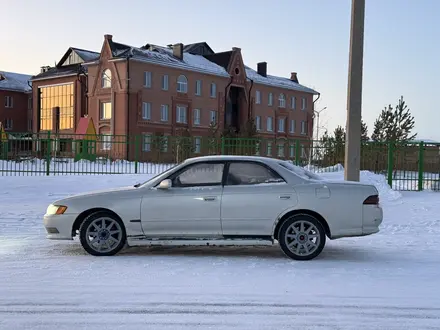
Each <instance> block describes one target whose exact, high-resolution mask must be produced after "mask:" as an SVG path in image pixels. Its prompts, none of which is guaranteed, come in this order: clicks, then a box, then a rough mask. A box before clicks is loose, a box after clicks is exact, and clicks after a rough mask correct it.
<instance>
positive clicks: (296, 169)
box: [279, 161, 323, 180]
mask: <svg viewBox="0 0 440 330" xmlns="http://www.w3.org/2000/svg"><path fill="white" fill-rule="evenodd" d="M279 164H280V165H281V166H282V167H284V168H286V169H288V170H289V171H290V172H293V173H295V174H296V175H298V176H300V177H301V178H303V179H306V180H323V178H322V177H321V176H319V175H317V174H315V173H313V172H310V171H307V170H306V169H304V168H302V167H300V166H296V165H293V164H292V163H290V162H288V161H283V162H280V163H279Z"/></svg>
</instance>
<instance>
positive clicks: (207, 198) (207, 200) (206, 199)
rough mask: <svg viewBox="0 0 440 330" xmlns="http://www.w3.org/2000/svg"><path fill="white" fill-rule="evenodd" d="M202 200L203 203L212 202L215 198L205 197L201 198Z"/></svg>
mask: <svg viewBox="0 0 440 330" xmlns="http://www.w3.org/2000/svg"><path fill="white" fill-rule="evenodd" d="M203 200H204V201H205V202H212V201H215V200H216V197H214V196H206V197H203Z"/></svg>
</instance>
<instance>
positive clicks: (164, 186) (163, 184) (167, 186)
mask: <svg viewBox="0 0 440 330" xmlns="http://www.w3.org/2000/svg"><path fill="white" fill-rule="evenodd" d="M157 188H158V189H170V188H171V180H170V179H166V180H162V181H161V182H160V183H159V186H158V187H157Z"/></svg>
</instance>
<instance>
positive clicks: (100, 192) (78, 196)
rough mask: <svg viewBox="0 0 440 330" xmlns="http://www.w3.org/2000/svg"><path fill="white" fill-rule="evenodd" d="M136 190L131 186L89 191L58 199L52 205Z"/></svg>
mask: <svg viewBox="0 0 440 330" xmlns="http://www.w3.org/2000/svg"><path fill="white" fill-rule="evenodd" d="M136 189H138V188H136V187H133V186H126V187H119V188H111V189H103V190H94V191H89V192H85V193H81V194H76V195H72V196H69V197H66V198H63V199H60V200H58V201H56V202H54V203H60V202H66V201H71V200H76V199H86V198H89V197H92V196H96V195H107V194H113V193H118V192H119V193H120V192H124V191H127V192H128V191H133V190H136Z"/></svg>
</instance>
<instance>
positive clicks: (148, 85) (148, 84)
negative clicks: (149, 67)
mask: <svg viewBox="0 0 440 330" xmlns="http://www.w3.org/2000/svg"><path fill="white" fill-rule="evenodd" d="M151 78H152V76H151V72H149V71H145V72H144V87H145V88H151Z"/></svg>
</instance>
